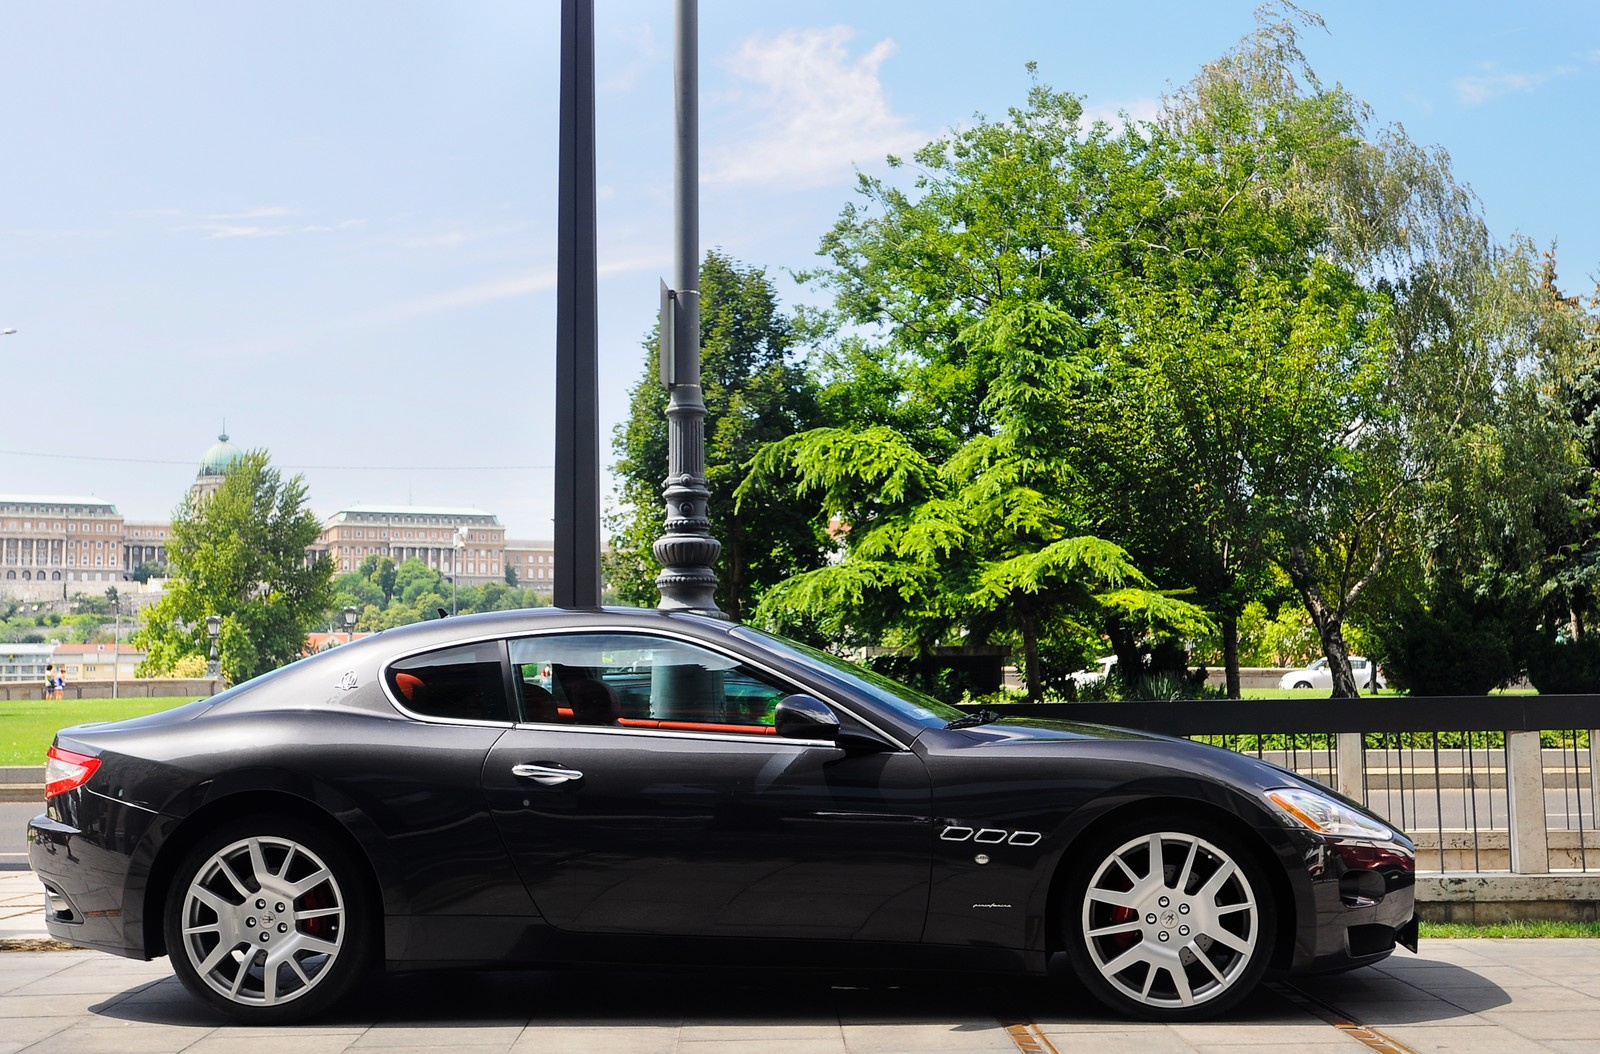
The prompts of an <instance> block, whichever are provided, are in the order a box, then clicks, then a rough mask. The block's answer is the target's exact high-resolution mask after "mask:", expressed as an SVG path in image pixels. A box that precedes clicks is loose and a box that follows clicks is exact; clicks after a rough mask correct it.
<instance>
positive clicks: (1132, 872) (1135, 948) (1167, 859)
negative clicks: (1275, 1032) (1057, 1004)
mask: <svg viewBox="0 0 1600 1054" xmlns="http://www.w3.org/2000/svg"><path fill="white" fill-rule="evenodd" d="M1083 859H1084V861H1085V864H1084V866H1083V867H1082V868H1081V869H1080V870H1079V872H1078V874H1077V875H1076V876H1075V880H1074V881H1073V882H1072V883H1071V885H1070V892H1069V896H1070V897H1071V900H1070V901H1069V903H1068V904H1067V910H1066V911H1064V912H1063V913H1062V914H1063V916H1064V918H1063V924H1064V925H1065V927H1066V928H1067V932H1066V933H1065V934H1064V935H1063V936H1064V937H1065V943H1066V946H1067V951H1068V957H1069V958H1070V959H1071V961H1072V965H1073V969H1074V971H1075V972H1076V973H1077V975H1078V978H1079V979H1080V980H1081V981H1082V982H1083V984H1084V985H1085V986H1086V987H1087V988H1088V989H1089V990H1090V992H1091V993H1093V994H1094V995H1095V996H1096V997H1097V998H1098V999H1099V1000H1100V1001H1101V1002H1103V1003H1105V1004H1106V1005H1107V1006H1109V1007H1111V1008H1112V1009H1114V1010H1117V1011H1119V1012H1121V1013H1124V1014H1127V1015H1129V1016H1132V1017H1138V1018H1144V1019H1146V1020H1154V1021H1182V1020H1193V1019H1196V1018H1203V1017H1211V1016H1214V1015H1216V1014H1220V1013H1222V1012H1223V1011H1224V1010H1226V1009H1228V1008H1229V1007H1231V1006H1233V1005H1234V1004H1235V1003H1237V1002H1238V1001H1239V1000H1240V999H1242V998H1244V996H1246V995H1247V994H1249V992H1250V991H1251V990H1252V989H1254V988H1255V986H1256V984H1257V983H1258V982H1259V981H1260V979H1261V975H1262V973H1263V972H1264V971H1265V970H1266V967H1267V961H1268V959H1269V958H1270V957H1271V954H1272V944H1273V938H1274V934H1275V931H1276V920H1277V912H1276V910H1275V906H1274V903H1273V901H1272V894H1271V890H1270V888H1269V886H1268V884H1267V881H1266V876H1265V874H1264V873H1263V871H1262V868H1261V866H1260V865H1259V864H1258V863H1257V862H1256V860H1255V857H1254V856H1253V855H1252V854H1250V853H1249V852H1248V851H1247V850H1245V849H1244V848H1243V847H1242V846H1241V845H1240V844H1239V842H1238V839H1237V838H1235V837H1234V836H1233V835H1232V834H1231V833H1229V832H1227V831H1224V830H1222V829H1221V828H1218V827H1215V826H1213V825H1211V824H1208V823H1203V822H1200V821H1197V820H1169V821H1166V822H1164V823H1162V822H1156V823H1145V824H1143V825H1141V826H1140V827H1139V828H1138V829H1136V830H1135V832H1134V833H1133V834H1132V836H1130V833H1129V831H1128V830H1127V829H1122V830H1119V831H1118V832H1117V833H1116V834H1115V836H1113V837H1109V838H1107V839H1103V840H1101V841H1100V842H1098V843H1097V844H1096V845H1095V846H1094V847H1092V849H1091V850H1090V851H1089V852H1088V853H1086V854H1085V855H1084V857H1083Z"/></svg>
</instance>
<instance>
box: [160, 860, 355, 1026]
mask: <svg viewBox="0 0 1600 1054" xmlns="http://www.w3.org/2000/svg"><path fill="white" fill-rule="evenodd" d="M181 925H182V934H183V954H184V955H186V956H187V957H188V960H189V962H190V963H191V964H192V965H193V966H194V969H195V972H196V973H197V974H199V976H200V977H201V978H202V979H203V980H204V981H205V983H206V985H207V986H209V987H210V988H211V989H212V990H214V991H215V992H216V993H217V994H218V995H220V996H222V997H223V998H224V999H226V1000H228V1001H230V1002H232V1003H236V1004H243V1005H247V1006H276V1005H278V1004H281V1003H286V1002H290V1001H292V1000H295V999H298V998H300V997H301V996H303V995H305V994H306V993H307V992H309V991H311V990H312V989H313V988H314V987H315V986H316V985H317V983H318V982H319V981H321V980H322V979H323V978H324V977H326V976H328V974H329V972H330V971H331V969H332V967H333V964H334V962H335V961H336V960H337V959H338V957H339V952H340V950H341V948H342V947H343V945H344V934H345V900H344V893H343V891H342V890H341V889H340V888H339V883H338V881H337V880H336V879H335V877H334V875H333V872H332V871H331V870H330V869H329V868H328V866H327V865H326V864H324V863H323V862H322V860H321V859H320V858H319V857H318V856H317V855H316V854H315V853H312V852H311V851H310V850H308V849H306V847H305V846H303V845H300V844H299V843H298V842H295V841H293V840H291V839H288V838H280V837H272V836H261V837H252V838H244V839H241V840H239V841H237V842H234V843H232V844H231V845H228V846H225V847H224V848H222V849H220V850H218V851H217V852H216V853H215V854H213V855H212V856H211V857H210V859H208V860H207V861H206V862H205V863H204V864H202V865H201V866H200V868H199V869H198V870H197V871H196V872H195V876H194V879H193V880H192V881H191V882H190V883H189V888H188V889H187V890H186V891H185V892H184V895H183V915H182V923H181Z"/></svg>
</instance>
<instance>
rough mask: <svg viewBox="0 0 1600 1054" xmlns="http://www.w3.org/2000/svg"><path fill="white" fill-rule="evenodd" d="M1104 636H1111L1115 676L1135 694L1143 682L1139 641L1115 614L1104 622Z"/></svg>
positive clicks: (1142, 663)
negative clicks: (1115, 660)
mask: <svg viewBox="0 0 1600 1054" xmlns="http://www.w3.org/2000/svg"><path fill="white" fill-rule="evenodd" d="M1106 636H1108V637H1110V638H1111V650H1112V651H1114V652H1116V654H1117V676H1118V677H1120V678H1121V679H1122V683H1123V685H1124V686H1126V687H1127V689H1128V691H1129V692H1131V693H1134V694H1137V693H1138V692H1139V690H1140V687H1141V686H1142V685H1143V684H1144V660H1143V659H1142V658H1141V657H1140V655H1139V642H1138V641H1136V640H1134V637H1133V633H1132V632H1131V631H1130V630H1129V629H1128V627H1127V625H1126V624H1125V623H1123V621H1122V619H1121V618H1119V617H1117V616H1115V615H1113V616H1112V617H1111V618H1110V619H1108V620H1107V622H1106Z"/></svg>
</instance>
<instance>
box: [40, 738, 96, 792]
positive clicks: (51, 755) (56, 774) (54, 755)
mask: <svg viewBox="0 0 1600 1054" xmlns="http://www.w3.org/2000/svg"><path fill="white" fill-rule="evenodd" d="M45 757H46V759H47V760H46V761H45V765H44V796H45V797H46V798H54V797H55V796H56V795H58V794H65V793H67V791H69V790H73V789H74V788H77V787H81V786H83V785H84V784H85V783H88V782H89V777H90V776H93V775H94V773H95V770H96V769H98V768H99V767H100V759H99V758H92V757H89V756H88V755H87V754H79V753H76V752H74V751H71V750H64V749H62V748H61V747H51V748H50V750H49V752H48V753H47V754H46V755H45Z"/></svg>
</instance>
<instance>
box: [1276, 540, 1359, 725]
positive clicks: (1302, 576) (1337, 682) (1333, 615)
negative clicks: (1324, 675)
mask: <svg viewBox="0 0 1600 1054" xmlns="http://www.w3.org/2000/svg"><path fill="white" fill-rule="evenodd" d="M1288 563H1289V566H1288V571H1289V580H1290V581H1291V582H1293V583H1294V587H1295V590H1296V591H1297V592H1299V594H1300V599H1301V600H1302V601H1303V602H1304V604H1305V608H1306V613H1307V614H1309V615H1310V616H1311V625H1312V626H1314V627H1316V630H1317V637H1318V638H1319V639H1320V640H1321V641H1322V654H1323V655H1325V656H1327V659H1328V672H1329V673H1330V674H1331V675H1332V677H1333V692H1332V694H1331V696H1330V698H1333V699H1354V698H1356V697H1357V696H1359V695H1360V694H1361V689H1360V688H1359V687H1357V685H1356V676H1355V674H1354V673H1353V672H1352V671H1351V669H1350V646H1349V645H1348V644H1346V643H1345V641H1344V611H1343V608H1342V606H1341V607H1338V608H1336V607H1334V606H1333V605H1331V604H1329V603H1328V602H1327V601H1325V600H1324V599H1323V597H1322V593H1321V591H1319V590H1318V589H1317V586H1316V582H1315V581H1314V580H1313V578H1312V576H1311V568H1310V562H1309V561H1308V560H1307V559H1306V555H1305V552H1304V550H1302V549H1299V548H1298V547H1297V548H1294V549H1291V550H1290V551H1289V561H1288Z"/></svg>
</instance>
